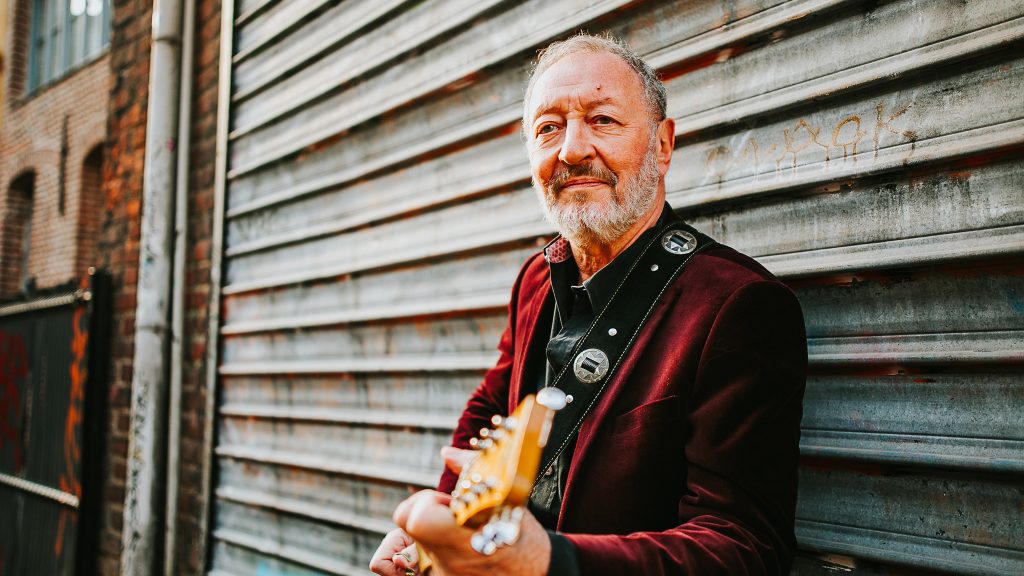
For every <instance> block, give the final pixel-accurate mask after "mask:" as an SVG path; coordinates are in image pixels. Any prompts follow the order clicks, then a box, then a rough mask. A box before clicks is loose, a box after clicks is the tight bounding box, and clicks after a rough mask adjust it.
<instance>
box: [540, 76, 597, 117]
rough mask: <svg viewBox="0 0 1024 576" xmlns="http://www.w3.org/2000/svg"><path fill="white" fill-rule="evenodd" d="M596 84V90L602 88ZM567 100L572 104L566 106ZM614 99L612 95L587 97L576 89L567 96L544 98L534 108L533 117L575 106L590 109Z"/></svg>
mask: <svg viewBox="0 0 1024 576" xmlns="http://www.w3.org/2000/svg"><path fill="white" fill-rule="evenodd" d="M579 85H580V84H573V86H579ZM594 86H595V90H594V91H595V92H596V91H597V90H599V89H600V88H598V86H599V85H597V84H595V85H594ZM565 101H568V102H569V103H570V105H568V106H566V104H565ZM614 101H615V98H613V97H611V96H602V97H595V98H586V97H585V96H584V95H583V91H582V90H578V89H575V90H572V92H571V94H570V95H569V96H568V97H567V98H566V97H565V96H564V95H555V96H551V97H549V98H547V99H546V100H543V101H542V102H541V103H540V104H538V105H537V107H536V109H535V110H534V112H533V118H538V117H540V116H542V115H544V114H547V113H548V112H552V111H563V110H567V109H573V108H575V109H580V110H588V109H592V108H595V107H597V106H601V105H604V104H608V103H611V102H614Z"/></svg>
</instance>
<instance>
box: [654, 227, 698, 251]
mask: <svg viewBox="0 0 1024 576" xmlns="http://www.w3.org/2000/svg"><path fill="white" fill-rule="evenodd" d="M661 246H662V248H664V249H665V250H666V251H668V252H671V253H672V254H689V253H690V252H693V251H694V250H696V249H697V239H696V238H695V237H694V236H693V234H690V233H689V232H686V231H684V230H669V231H668V232H665V234H664V235H662V237H661Z"/></svg>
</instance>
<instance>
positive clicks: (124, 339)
mask: <svg viewBox="0 0 1024 576" xmlns="http://www.w3.org/2000/svg"><path fill="white" fill-rule="evenodd" d="M151 17H152V2H149V1H142V0H114V2H113V14H112V17H111V30H110V63H109V68H108V70H107V73H108V75H109V76H110V77H111V78H112V89H111V92H110V98H109V100H106V101H104V105H105V106H108V107H109V115H108V124H107V132H108V133H109V134H110V137H109V138H108V139H107V158H109V162H105V163H104V164H103V197H104V200H105V212H106V213H107V215H108V216H107V217H106V218H105V219H104V220H103V221H102V222H101V223H100V226H99V243H98V244H99V245H98V247H97V251H98V253H100V254H101V255H102V258H103V265H104V266H105V267H107V268H108V269H109V270H110V272H111V274H112V280H113V281H112V285H113V286H114V296H113V302H114V306H113V318H112V324H111V327H112V332H113V334H112V340H113V341H112V342H111V346H110V352H111V366H110V392H109V397H108V410H109V417H108V419H107V422H108V428H107V431H106V432H107V433H106V436H107V454H106V462H105V467H106V474H104V476H105V481H106V485H105V486H104V487H103V491H102V492H103V497H104V500H105V502H104V506H103V510H104V512H103V518H102V519H101V521H100V524H101V532H100V537H99V547H100V551H99V555H98V558H97V561H98V563H99V573H100V574H118V573H119V572H120V562H121V529H122V526H123V514H124V499H125V478H126V473H127V453H128V431H129V422H130V420H131V384H132V361H133V358H134V353H135V348H134V343H133V337H134V334H135V294H136V284H137V279H138V268H139V232H140V222H141V220H140V207H141V202H142V183H143V167H144V165H145V157H146V105H147V94H148V85H149V48H150V30H149V25H150V21H151Z"/></svg>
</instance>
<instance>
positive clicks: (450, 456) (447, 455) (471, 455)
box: [441, 446, 477, 474]
mask: <svg viewBox="0 0 1024 576" xmlns="http://www.w3.org/2000/svg"><path fill="white" fill-rule="evenodd" d="M441 457H442V458H444V465H445V466H447V467H448V469H449V470H451V471H452V472H454V473H456V474H458V473H460V472H462V469H463V468H465V467H466V466H468V465H469V463H470V462H472V461H473V460H474V459H475V458H476V457H477V452H476V451H475V450H463V449H461V448H456V447H454V446H445V447H444V448H441Z"/></svg>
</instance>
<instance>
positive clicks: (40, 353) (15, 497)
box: [0, 271, 109, 576]
mask: <svg viewBox="0 0 1024 576" xmlns="http://www.w3.org/2000/svg"><path fill="white" fill-rule="evenodd" d="M108 284H109V283H108V282H107V280H106V276H105V275H104V274H102V273H95V272H94V271H90V275H89V276H88V277H87V278H85V279H83V280H82V282H81V283H80V284H79V285H78V286H77V287H75V286H74V285H73V284H70V285H68V287H67V288H66V289H63V290H59V291H55V292H54V293H52V294H49V295H47V296H45V297H39V298H33V299H31V300H28V301H24V302H18V303H13V304H6V305H0V576H21V575H26V576H27V575H30V574H31V575H38V574H53V575H70V574H76V575H78V576H82V575H85V574H90V573H92V572H94V570H95V568H94V562H93V561H92V559H94V558H95V536H96V534H97V533H98V504H99V500H100V495H99V494H97V493H96V490H94V489H93V487H94V486H98V482H97V481H98V480H99V478H98V473H99V472H100V470H101V469H102V461H101V455H102V451H101V450H102V447H101V443H102V430H103V428H102V422H103V414H102V413H103V411H104V398H103V393H102V392H103V388H105V386H104V385H103V383H104V382H105V381H106V374H105V367H106V362H105V361H104V358H105V357H106V353H105V348H106V346H105V344H106V342H107V341H108V337H107V334H106V322H105V321H104V319H105V318H108V317H109V314H108V310H109V306H108V304H107V302H108V298H107V294H108V293H109V288H108Z"/></svg>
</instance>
